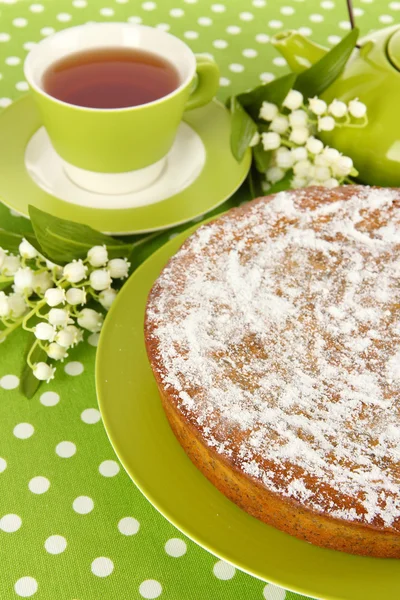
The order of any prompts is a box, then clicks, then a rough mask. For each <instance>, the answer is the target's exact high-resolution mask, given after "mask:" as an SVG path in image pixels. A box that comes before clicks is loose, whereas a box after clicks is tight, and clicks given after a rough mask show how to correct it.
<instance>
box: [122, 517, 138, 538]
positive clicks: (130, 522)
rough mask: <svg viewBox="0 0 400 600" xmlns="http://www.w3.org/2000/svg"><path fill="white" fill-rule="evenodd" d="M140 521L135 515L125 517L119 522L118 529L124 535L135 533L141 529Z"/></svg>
mask: <svg viewBox="0 0 400 600" xmlns="http://www.w3.org/2000/svg"><path fill="white" fill-rule="evenodd" d="M139 527H140V523H139V521H137V520H136V519H134V518H133V517H124V518H123V519H121V520H120V522H119V523H118V529H119V531H120V532H121V533H122V534H123V535H135V533H137V532H138V531H139Z"/></svg>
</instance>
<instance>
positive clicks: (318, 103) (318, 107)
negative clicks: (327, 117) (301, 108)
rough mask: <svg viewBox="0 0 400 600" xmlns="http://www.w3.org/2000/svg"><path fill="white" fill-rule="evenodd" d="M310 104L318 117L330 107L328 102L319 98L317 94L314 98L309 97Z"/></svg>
mask: <svg viewBox="0 0 400 600" xmlns="http://www.w3.org/2000/svg"><path fill="white" fill-rule="evenodd" d="M308 106H309V107H310V110H311V112H313V113H314V115H317V116H318V117H319V116H321V115H323V114H324V113H326V110H327V108H328V107H327V104H326V102H325V101H324V100H321V99H320V98H317V96H315V97H314V98H309V100H308Z"/></svg>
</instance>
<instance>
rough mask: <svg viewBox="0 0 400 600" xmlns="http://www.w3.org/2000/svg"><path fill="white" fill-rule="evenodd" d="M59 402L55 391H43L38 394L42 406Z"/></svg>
mask: <svg viewBox="0 0 400 600" xmlns="http://www.w3.org/2000/svg"><path fill="white" fill-rule="evenodd" d="M59 402H60V396H59V395H58V394H57V393H56V392H44V393H43V394H42V395H41V396H40V403H41V404H43V406H55V405H56V404H58V403H59Z"/></svg>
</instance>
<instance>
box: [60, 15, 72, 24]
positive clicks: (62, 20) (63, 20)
mask: <svg viewBox="0 0 400 600" xmlns="http://www.w3.org/2000/svg"><path fill="white" fill-rule="evenodd" d="M71 19H72V17H71V15H70V14H68V13H59V14H58V15H57V21H60V23H67V22H68V21H70V20H71Z"/></svg>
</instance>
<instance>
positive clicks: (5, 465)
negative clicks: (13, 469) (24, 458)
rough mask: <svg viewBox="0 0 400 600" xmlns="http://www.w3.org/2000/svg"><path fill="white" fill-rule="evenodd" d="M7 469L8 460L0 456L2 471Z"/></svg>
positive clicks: (0, 469)
mask: <svg viewBox="0 0 400 600" xmlns="http://www.w3.org/2000/svg"><path fill="white" fill-rule="evenodd" d="M6 469H7V461H6V459H5V458H2V457H1V456H0V473H2V472H3V471H5V470H6Z"/></svg>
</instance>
